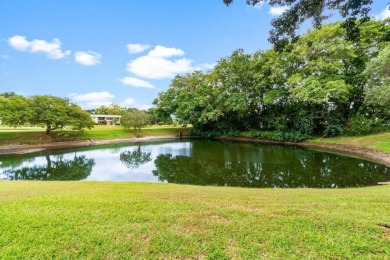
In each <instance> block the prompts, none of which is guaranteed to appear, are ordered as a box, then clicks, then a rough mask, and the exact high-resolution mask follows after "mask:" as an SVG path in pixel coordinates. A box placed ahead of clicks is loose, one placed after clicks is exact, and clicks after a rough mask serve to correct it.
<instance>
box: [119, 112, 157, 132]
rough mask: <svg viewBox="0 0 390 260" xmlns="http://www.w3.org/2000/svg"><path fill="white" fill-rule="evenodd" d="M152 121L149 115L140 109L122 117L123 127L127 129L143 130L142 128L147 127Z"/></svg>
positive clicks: (126, 113)
mask: <svg viewBox="0 0 390 260" xmlns="http://www.w3.org/2000/svg"><path fill="white" fill-rule="evenodd" d="M149 121H150V119H149V116H148V114H146V113H145V112H144V111H140V110H138V109H130V110H128V111H126V112H125V113H124V114H123V115H122V117H121V125H122V126H123V127H124V128H125V129H129V128H134V130H135V129H137V128H138V129H141V127H144V126H146V125H147V124H148V123H149Z"/></svg>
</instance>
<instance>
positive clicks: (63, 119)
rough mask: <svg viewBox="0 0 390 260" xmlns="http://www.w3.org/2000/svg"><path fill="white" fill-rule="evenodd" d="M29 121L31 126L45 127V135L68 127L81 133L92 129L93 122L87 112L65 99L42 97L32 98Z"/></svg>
mask: <svg viewBox="0 0 390 260" xmlns="http://www.w3.org/2000/svg"><path fill="white" fill-rule="evenodd" d="M29 99H30V100H31V111H32V112H31V113H32V116H31V119H30V120H29V121H30V123H31V124H32V125H40V126H45V127H46V134H47V135H49V134H50V132H51V131H53V130H57V129H64V128H65V127H70V128H71V129H72V130H77V131H81V130H83V129H84V128H88V129H90V128H92V127H93V121H92V119H91V116H90V115H89V113H88V112H85V111H83V110H82V109H81V108H80V107H79V106H77V105H75V104H72V103H70V102H69V100H67V99H63V98H59V97H55V96H50V95H43V96H39V95H36V96H32V97H30V98H29Z"/></svg>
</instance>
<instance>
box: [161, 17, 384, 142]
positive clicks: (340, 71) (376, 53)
mask: <svg viewBox="0 0 390 260" xmlns="http://www.w3.org/2000/svg"><path fill="white" fill-rule="evenodd" d="M343 24H344V23H341V22H339V23H334V24H329V25H326V26H323V27H321V28H319V29H315V30H310V31H308V32H307V33H306V34H304V35H302V36H301V37H299V39H297V40H294V41H289V42H288V44H286V45H285V46H284V47H283V49H282V50H278V51H276V50H275V49H274V48H272V49H269V50H266V51H257V52H256V53H254V54H246V53H244V52H243V50H241V49H239V50H236V51H234V52H233V53H232V54H231V55H230V56H229V57H225V58H222V59H221V60H219V61H218V62H217V64H216V66H215V67H214V68H213V69H212V70H210V71H208V72H207V73H203V72H201V71H196V72H193V73H189V74H186V75H183V76H179V75H178V76H176V77H175V78H174V79H173V80H172V82H171V84H170V87H169V88H168V90H167V91H165V92H161V93H159V95H158V97H157V98H156V99H155V101H154V104H155V105H156V110H157V111H159V113H160V114H173V115H175V116H176V117H177V118H178V120H180V121H181V122H183V123H191V124H192V125H193V127H194V132H195V133H200V134H207V135H213V134H232V135H236V134H238V133H241V134H242V132H245V133H246V134H247V135H249V136H253V137H267V138H271V139H278V140H284V139H290V140H299V139H305V138H308V137H310V136H318V135H321V136H336V135H339V134H343V133H350V134H366V133H370V132H378V131H382V130H385V129H388V126H389V120H390V72H389V68H390V66H389V64H390V63H389V62H390V44H389V42H390V26H389V21H388V20H387V21H386V20H385V21H370V20H367V19H364V20H363V21H356V24H355V25H356V29H357V30H358V31H359V36H358V37H353V38H351V37H350V32H348V30H349V29H348V28H345V26H343ZM270 133H271V134H270Z"/></svg>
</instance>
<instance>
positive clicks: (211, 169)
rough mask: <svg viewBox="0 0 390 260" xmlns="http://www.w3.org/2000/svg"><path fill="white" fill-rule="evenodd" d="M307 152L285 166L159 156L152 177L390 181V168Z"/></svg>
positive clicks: (254, 182)
mask: <svg viewBox="0 0 390 260" xmlns="http://www.w3.org/2000/svg"><path fill="white" fill-rule="evenodd" d="M349 159H350V158H345V157H342V156H340V157H339V156H335V155H329V154H322V153H311V152H308V151H305V152H302V153H300V154H299V155H297V158H296V160H294V161H290V162H289V163H288V164H284V163H270V162H262V163H253V162H245V161H220V160H213V159H212V158H211V159H205V158H203V159H195V158H192V157H187V156H175V157H174V156H172V155H171V154H165V155H159V156H158V157H157V158H156V160H155V165H156V170H154V171H153V175H155V176H156V177H158V178H159V180H160V181H167V182H170V183H181V184H194V185H216V186H241V187H283V188H292V187H317V188H320V187H321V188H335V187H339V188H341V187H359V186H368V185H376V183H377V182H378V181H382V180H389V179H390V171H389V169H388V168H386V167H384V166H381V165H378V164H375V163H371V162H367V161H359V160H354V161H353V162H351V161H350V160H349Z"/></svg>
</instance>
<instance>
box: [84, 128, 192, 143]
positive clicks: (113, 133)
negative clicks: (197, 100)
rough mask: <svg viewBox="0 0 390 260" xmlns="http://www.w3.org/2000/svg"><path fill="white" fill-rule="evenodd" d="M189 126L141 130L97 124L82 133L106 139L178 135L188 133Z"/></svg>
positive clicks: (88, 136) (86, 136) (97, 138)
mask: <svg viewBox="0 0 390 260" xmlns="http://www.w3.org/2000/svg"><path fill="white" fill-rule="evenodd" d="M188 131H189V128H182V127H174V126H151V127H150V126H149V127H146V128H142V129H141V130H134V129H129V130H126V129H124V128H123V127H121V126H100V125H97V126H95V127H94V128H93V129H91V130H86V131H84V133H83V134H82V135H81V137H82V138H83V139H94V140H106V139H124V138H132V137H144V136H167V135H169V136H176V135H178V134H179V132H182V133H184V134H187V133H188Z"/></svg>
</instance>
